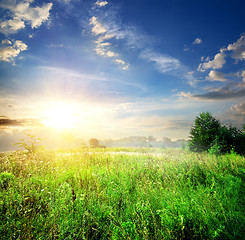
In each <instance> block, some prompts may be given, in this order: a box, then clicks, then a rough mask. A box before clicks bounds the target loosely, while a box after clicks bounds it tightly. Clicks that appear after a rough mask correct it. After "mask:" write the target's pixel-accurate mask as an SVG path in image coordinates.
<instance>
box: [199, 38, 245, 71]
mask: <svg viewBox="0 0 245 240" xmlns="http://www.w3.org/2000/svg"><path fill="white" fill-rule="evenodd" d="M225 52H226V53H227V52H231V55H230V56H231V57H232V58H234V59H235V60H236V61H239V60H240V61H241V60H244V59H245V35H242V36H241V37H240V38H239V39H238V40H237V41H236V42H235V43H232V44H229V45H228V47H227V48H222V49H220V51H219V53H217V54H216V55H215V57H214V59H213V60H210V59H209V58H206V59H205V61H206V62H205V63H201V64H200V65H199V66H198V69H197V70H198V71H202V72H203V71H205V70H206V69H220V68H222V67H223V65H224V64H225V63H226V60H225V58H226V56H227V55H228V53H227V54H226V53H225ZM203 59H204V58H202V60H203Z"/></svg>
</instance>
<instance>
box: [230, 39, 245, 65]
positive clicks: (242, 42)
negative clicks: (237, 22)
mask: <svg viewBox="0 0 245 240" xmlns="http://www.w3.org/2000/svg"><path fill="white" fill-rule="evenodd" d="M227 50H228V51H231V52H232V53H231V57H232V58H234V59H235V60H237V61H238V60H244V59H245V35H242V36H241V37H240V38H239V39H238V40H237V41H236V42H235V43H233V44H229V45H228V47H227Z"/></svg>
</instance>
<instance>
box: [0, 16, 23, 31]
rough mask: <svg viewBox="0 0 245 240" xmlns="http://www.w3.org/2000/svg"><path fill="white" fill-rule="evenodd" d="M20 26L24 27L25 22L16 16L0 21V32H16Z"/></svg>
mask: <svg viewBox="0 0 245 240" xmlns="http://www.w3.org/2000/svg"><path fill="white" fill-rule="evenodd" d="M22 28H25V23H24V21H22V20H21V19H19V18H17V17H14V18H13V19H10V20H7V21H3V22H1V23H0V32H2V33H3V34H10V33H16V32H17V31H18V30H20V29H22Z"/></svg>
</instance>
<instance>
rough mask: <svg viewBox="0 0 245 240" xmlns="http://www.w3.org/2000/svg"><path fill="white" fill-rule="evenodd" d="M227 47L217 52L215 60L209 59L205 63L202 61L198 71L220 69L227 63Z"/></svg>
mask: <svg viewBox="0 0 245 240" xmlns="http://www.w3.org/2000/svg"><path fill="white" fill-rule="evenodd" d="M224 51H225V49H220V52H219V53H217V54H216V55H215V57H214V59H213V60H209V61H207V62H205V63H201V64H200V65H199V67H198V69H197V70H198V71H202V72H203V71H205V70H206V69H210V68H211V69H220V68H222V67H223V65H224V64H225V63H226V60H225V57H226V54H225V53H224Z"/></svg>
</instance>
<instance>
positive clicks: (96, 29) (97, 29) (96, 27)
mask: <svg viewBox="0 0 245 240" xmlns="http://www.w3.org/2000/svg"><path fill="white" fill-rule="evenodd" d="M90 24H91V25H93V28H92V32H93V34H95V35H100V34H102V33H106V31H107V30H106V28H105V27H104V26H103V25H102V24H101V23H100V22H99V21H98V20H97V18H96V17H95V16H93V17H91V18H90Z"/></svg>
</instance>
